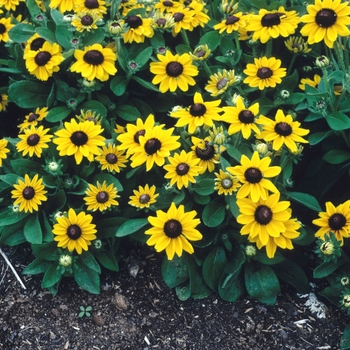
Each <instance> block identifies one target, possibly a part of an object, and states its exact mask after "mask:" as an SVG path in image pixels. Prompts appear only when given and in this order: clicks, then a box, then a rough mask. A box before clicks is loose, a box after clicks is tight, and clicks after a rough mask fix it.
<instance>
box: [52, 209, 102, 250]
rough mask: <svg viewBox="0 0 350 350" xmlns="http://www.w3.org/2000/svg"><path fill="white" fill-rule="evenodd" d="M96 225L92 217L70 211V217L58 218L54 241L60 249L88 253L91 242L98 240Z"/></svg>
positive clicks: (54, 229) (54, 228) (54, 230)
mask: <svg viewBox="0 0 350 350" xmlns="http://www.w3.org/2000/svg"><path fill="white" fill-rule="evenodd" d="M95 227H96V225H95V224H92V216H91V215H90V214H85V213H84V212H80V213H79V214H77V213H76V212H75V210H74V209H72V208H70V209H69V210H68V216H62V217H58V218H57V224H55V225H54V226H53V230H52V233H53V234H54V235H55V237H54V240H55V241H56V242H58V243H57V246H58V247H60V248H63V249H65V248H68V251H70V252H73V251H74V250H75V251H76V252H77V253H78V254H81V253H82V252H83V250H85V251H87V250H88V248H89V245H91V241H93V240H94V239H96V232H97V230H96V229H95Z"/></svg>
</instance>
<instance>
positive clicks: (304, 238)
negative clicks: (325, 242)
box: [293, 224, 315, 246]
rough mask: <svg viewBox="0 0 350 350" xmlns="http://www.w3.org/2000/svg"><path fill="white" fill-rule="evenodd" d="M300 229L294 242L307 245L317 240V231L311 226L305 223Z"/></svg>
mask: <svg viewBox="0 0 350 350" xmlns="http://www.w3.org/2000/svg"><path fill="white" fill-rule="evenodd" d="M299 231H300V235H299V237H297V238H294V239H293V243H295V244H297V245H302V246H306V245H309V244H311V243H312V242H313V241H314V240H315V231H314V230H313V229H312V228H311V227H309V226H307V225H305V224H304V225H303V226H302V227H301V228H300V230H299Z"/></svg>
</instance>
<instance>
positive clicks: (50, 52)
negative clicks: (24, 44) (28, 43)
mask: <svg viewBox="0 0 350 350" xmlns="http://www.w3.org/2000/svg"><path fill="white" fill-rule="evenodd" d="M61 51H62V50H61V47H60V46H59V45H58V44H56V43H53V44H51V43H50V42H48V41H45V42H44V43H43V45H42V47H41V48H40V49H38V50H37V51H33V50H28V51H26V52H24V55H23V58H24V59H25V63H26V68H27V69H28V71H29V73H30V74H32V75H34V76H35V77H36V78H37V79H39V80H42V81H46V80H48V79H49V77H51V76H52V75H53V73H54V72H58V71H59V70H60V67H59V65H60V63H61V62H62V61H63V60H64V57H63V55H62V52H61Z"/></svg>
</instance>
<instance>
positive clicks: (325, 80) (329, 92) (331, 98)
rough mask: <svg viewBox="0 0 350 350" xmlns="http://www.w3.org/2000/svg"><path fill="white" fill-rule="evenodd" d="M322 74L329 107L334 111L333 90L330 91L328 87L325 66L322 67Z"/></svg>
mask: <svg viewBox="0 0 350 350" xmlns="http://www.w3.org/2000/svg"><path fill="white" fill-rule="evenodd" d="M322 74H323V77H324V82H325V85H326V90H327V93H328V95H329V102H330V105H331V108H332V112H334V111H335V109H334V104H333V95H334V91H333V90H332V91H331V89H330V86H329V81H328V73H327V69H326V68H325V67H322Z"/></svg>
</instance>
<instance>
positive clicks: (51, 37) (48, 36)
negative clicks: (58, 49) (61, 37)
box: [35, 27, 56, 43]
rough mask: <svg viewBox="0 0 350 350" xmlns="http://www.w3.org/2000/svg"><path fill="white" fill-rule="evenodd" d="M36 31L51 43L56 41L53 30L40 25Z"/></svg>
mask: <svg viewBox="0 0 350 350" xmlns="http://www.w3.org/2000/svg"><path fill="white" fill-rule="evenodd" d="M35 32H36V33H37V34H38V35H39V36H40V37H42V38H43V39H45V40H47V41H49V42H50V43H55V42H56V37H55V34H54V33H52V32H51V30H49V29H47V28H45V27H38V28H35Z"/></svg>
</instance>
